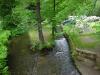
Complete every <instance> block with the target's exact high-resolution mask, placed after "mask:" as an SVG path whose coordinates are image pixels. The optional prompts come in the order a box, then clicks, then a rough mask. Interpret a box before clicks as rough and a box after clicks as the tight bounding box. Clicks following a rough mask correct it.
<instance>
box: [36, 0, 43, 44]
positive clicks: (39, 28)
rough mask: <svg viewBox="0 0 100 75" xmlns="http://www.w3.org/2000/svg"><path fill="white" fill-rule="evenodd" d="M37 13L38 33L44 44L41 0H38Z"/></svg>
mask: <svg viewBox="0 0 100 75" xmlns="http://www.w3.org/2000/svg"><path fill="white" fill-rule="evenodd" d="M36 4H37V6H36V15H37V26H38V35H39V40H40V42H41V43H42V44H43V43H44V37H43V32H42V25H41V14H40V0H36Z"/></svg>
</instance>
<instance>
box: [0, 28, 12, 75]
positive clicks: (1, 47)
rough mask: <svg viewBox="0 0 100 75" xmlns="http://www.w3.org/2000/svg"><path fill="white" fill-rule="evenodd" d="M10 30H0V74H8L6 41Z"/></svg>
mask: <svg viewBox="0 0 100 75" xmlns="http://www.w3.org/2000/svg"><path fill="white" fill-rule="evenodd" d="M9 36H10V32H9V31H7V30H0V75H8V66H7V63H6V61H7V60H6V58H7V46H6V44H7V42H8V38H9Z"/></svg>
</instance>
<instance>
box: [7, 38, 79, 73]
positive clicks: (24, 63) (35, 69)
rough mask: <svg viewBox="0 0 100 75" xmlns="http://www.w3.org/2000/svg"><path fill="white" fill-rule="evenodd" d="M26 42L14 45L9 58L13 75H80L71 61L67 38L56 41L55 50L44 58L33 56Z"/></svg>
mask: <svg viewBox="0 0 100 75" xmlns="http://www.w3.org/2000/svg"><path fill="white" fill-rule="evenodd" d="M23 41H24V43H21V42H23ZM25 41H26V40H24V39H19V40H18V41H17V42H15V43H13V44H12V45H13V46H12V47H11V50H10V52H9V56H8V59H9V61H8V64H9V70H10V71H11V75H80V73H79V72H78V70H77V69H76V67H75V65H74V64H73V62H72V60H71V56H70V51H69V46H68V43H67V41H66V39H65V38H60V39H57V40H55V42H56V45H55V48H54V49H53V50H52V51H50V52H49V53H48V54H47V55H44V56H43V55H40V54H39V53H35V54H33V53H32V52H31V51H30V50H28V47H27V43H25ZM19 43H20V45H19ZM22 45H25V46H23V47H22ZM16 46H17V47H16Z"/></svg>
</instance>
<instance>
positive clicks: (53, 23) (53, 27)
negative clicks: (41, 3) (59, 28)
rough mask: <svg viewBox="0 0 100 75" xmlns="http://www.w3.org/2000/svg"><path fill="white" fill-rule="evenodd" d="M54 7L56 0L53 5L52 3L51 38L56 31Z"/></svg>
mask: <svg viewBox="0 0 100 75" xmlns="http://www.w3.org/2000/svg"><path fill="white" fill-rule="evenodd" d="M55 7H56V1H55V0H54V5H53V8H54V10H53V18H52V36H53V38H55V32H56V20H55V11H56V9H55Z"/></svg>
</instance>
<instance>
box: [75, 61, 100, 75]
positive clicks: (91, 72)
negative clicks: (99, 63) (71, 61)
mask: <svg viewBox="0 0 100 75" xmlns="http://www.w3.org/2000/svg"><path fill="white" fill-rule="evenodd" d="M76 64H77V66H78V68H79V70H80V72H81V73H82V75H100V71H99V70H96V69H94V68H93V67H91V66H89V65H86V64H85V63H84V62H79V61H77V62H76Z"/></svg>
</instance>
